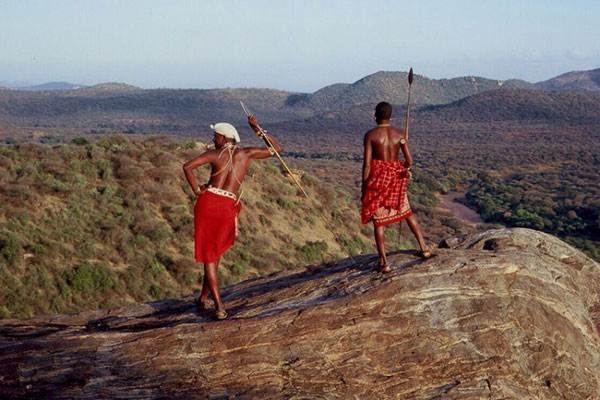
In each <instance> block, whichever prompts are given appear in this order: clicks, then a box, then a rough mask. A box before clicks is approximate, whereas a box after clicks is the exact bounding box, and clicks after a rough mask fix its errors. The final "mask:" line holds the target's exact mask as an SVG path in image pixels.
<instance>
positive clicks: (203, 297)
mask: <svg viewBox="0 0 600 400" xmlns="http://www.w3.org/2000/svg"><path fill="white" fill-rule="evenodd" d="M205 268H206V267H205ZM208 293H209V288H208V278H207V277H206V272H205V273H204V276H203V277H202V292H201V293H200V296H198V299H197V300H196V309H197V310H198V311H199V312H204V311H206V306H205V304H204V303H206V298H207V297H208Z"/></svg>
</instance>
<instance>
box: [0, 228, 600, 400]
mask: <svg viewBox="0 0 600 400" xmlns="http://www.w3.org/2000/svg"><path fill="white" fill-rule="evenodd" d="M441 246H442V247H445V248H440V249H438V250H436V256H435V257H433V258H431V259H429V260H425V261H424V260H420V259H419V258H418V257H416V255H415V254H414V253H413V252H398V253H394V254H392V255H391V256H390V261H391V264H392V267H393V272H391V273H390V274H387V275H381V274H379V273H376V272H373V271H372V267H373V266H374V265H375V262H376V257H375V256H360V257H357V258H356V261H357V263H358V265H355V264H353V263H352V262H351V260H344V261H341V262H339V263H336V264H334V265H322V266H311V267H306V268H304V269H297V270H289V271H285V272H281V273H277V274H274V275H271V276H268V277H265V278H259V279H254V280H250V281H246V282H243V283H241V284H238V285H236V286H232V287H230V288H228V289H227V290H225V295H224V299H225V304H226V306H227V307H228V309H229V314H230V319H228V320H225V321H219V322H216V321H212V320H211V318H210V316H209V315H198V314H196V313H195V312H194V311H193V300H194V296H189V297H187V298H184V299H180V300H167V301H162V302H157V303H149V304H143V305H133V306H128V307H124V308H119V309H113V310H102V311H94V312H87V313H82V314H78V315H56V316H44V317H38V318H33V319H28V320H4V321H1V322H0V393H1V396H0V397H2V398H21V397H22V398H24V397H29V398H44V397H52V398H236V399H237V398H286V399H352V398H357V399H367V398H369V399H370V398H373V399H385V398H397V399H563V398H564V399H598V398H600V372H599V371H600V336H599V328H600V326H599V325H600V266H599V265H598V264H597V263H595V262H594V261H592V260H590V259H589V258H587V257H586V256H584V255H583V254H582V253H580V252H579V251H577V250H575V249H573V248H572V247H570V246H568V245H566V244H565V243H563V242H561V241H560V240H558V239H556V238H554V237H552V236H549V235H546V234H543V233H540V232H536V231H532V230H527V229H510V230H509V229H503V230H492V231H486V232H483V233H477V234H472V235H469V236H465V237H458V238H451V239H448V240H445V241H444V242H443V243H442V244H441Z"/></svg>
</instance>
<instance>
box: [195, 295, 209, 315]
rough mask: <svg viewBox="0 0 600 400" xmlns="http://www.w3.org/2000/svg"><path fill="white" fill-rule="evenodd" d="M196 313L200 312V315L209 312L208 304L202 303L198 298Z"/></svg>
mask: <svg viewBox="0 0 600 400" xmlns="http://www.w3.org/2000/svg"><path fill="white" fill-rule="evenodd" d="M196 311H198V312H199V313H203V312H206V311H207V308H206V303H205V302H203V301H201V300H200V297H198V300H196Z"/></svg>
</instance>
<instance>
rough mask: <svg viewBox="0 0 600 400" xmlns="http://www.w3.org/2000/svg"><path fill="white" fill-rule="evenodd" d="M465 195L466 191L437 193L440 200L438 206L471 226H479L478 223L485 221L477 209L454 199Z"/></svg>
mask: <svg viewBox="0 0 600 400" xmlns="http://www.w3.org/2000/svg"><path fill="white" fill-rule="evenodd" d="M464 196H465V192H452V193H448V194H439V193H437V194H436V197H437V198H438V199H439V200H440V204H439V205H438V208H439V209H440V210H442V211H447V212H449V213H450V214H452V215H453V216H454V217H455V218H457V219H459V220H460V221H462V222H463V223H464V224H467V225H470V226H477V225H478V224H482V223H484V221H483V220H482V219H481V217H480V216H479V214H477V212H476V211H474V210H472V209H470V208H469V207H467V206H464V205H462V204H460V203H457V202H455V201H454V199H457V198H461V197H464Z"/></svg>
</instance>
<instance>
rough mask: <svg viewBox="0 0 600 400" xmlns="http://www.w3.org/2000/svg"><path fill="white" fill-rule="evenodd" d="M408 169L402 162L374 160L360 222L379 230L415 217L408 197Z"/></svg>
mask: <svg viewBox="0 0 600 400" xmlns="http://www.w3.org/2000/svg"><path fill="white" fill-rule="evenodd" d="M408 177H409V174H408V169H406V168H405V167H404V166H403V165H402V164H401V163H400V161H397V160H396V161H381V160H371V173H370V174H369V179H367V183H366V188H365V193H364V196H363V199H362V204H361V206H362V207H361V212H360V219H361V222H362V223H363V224H366V223H367V222H369V221H373V223H374V224H375V225H376V226H383V225H388V224H391V223H393V222H397V221H401V220H403V219H405V218H408V217H410V216H411V215H412V211H411V209H410V204H409V203H408V198H407V196H406V185H407V183H408Z"/></svg>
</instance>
